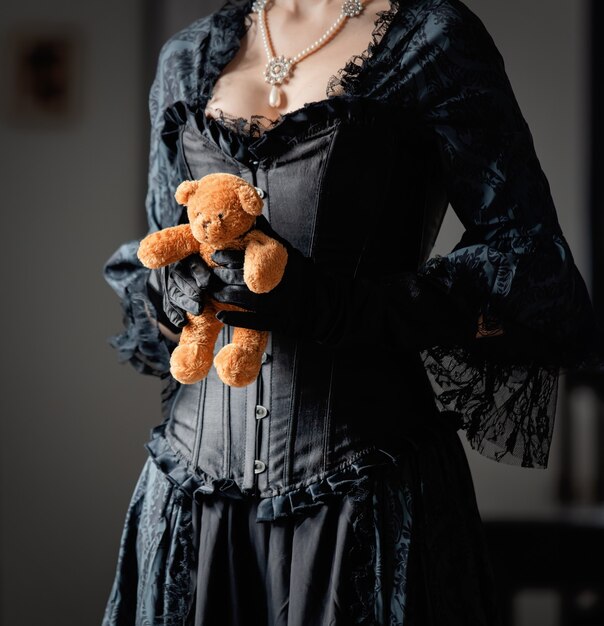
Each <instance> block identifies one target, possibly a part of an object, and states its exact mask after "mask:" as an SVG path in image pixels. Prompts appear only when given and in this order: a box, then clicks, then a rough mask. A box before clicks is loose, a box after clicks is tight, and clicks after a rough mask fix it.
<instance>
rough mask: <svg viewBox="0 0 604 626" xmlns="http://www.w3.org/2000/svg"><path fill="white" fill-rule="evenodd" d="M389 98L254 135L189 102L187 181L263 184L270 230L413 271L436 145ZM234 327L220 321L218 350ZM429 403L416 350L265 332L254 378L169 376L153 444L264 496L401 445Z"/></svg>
mask: <svg viewBox="0 0 604 626" xmlns="http://www.w3.org/2000/svg"><path fill="white" fill-rule="evenodd" d="M386 107H387V105H386V104H384V103H379V102H376V101H370V100H354V99H351V100H346V99H340V100H337V101H336V100H334V101H333V104H332V105H331V106H329V107H325V108H312V107H311V109H309V111H308V116H309V119H306V117H305V112H304V111H303V110H302V112H298V113H296V114H295V115H293V116H286V117H285V118H284V119H283V121H282V122H281V123H280V124H279V125H277V126H276V127H274V128H272V129H270V130H268V131H266V132H265V133H264V134H263V135H261V136H260V137H259V138H255V139H254V138H252V137H243V136H240V135H237V134H236V133H234V132H232V131H231V130H230V129H229V128H228V127H227V126H225V125H224V124H223V123H221V122H220V121H217V120H208V119H205V118H203V117H202V116H201V115H197V116H195V115H193V114H192V113H191V112H189V113H188V115H187V119H186V121H183V122H184V123H182V124H181V126H180V128H179V131H178V140H177V158H178V159H179V162H180V167H181V168H182V172H181V173H182V178H183V179H185V178H188V179H196V178H201V177H202V176H204V175H206V174H209V173H211V172H230V173H233V174H237V175H239V176H241V177H243V178H244V179H246V180H247V181H249V182H250V183H252V184H254V185H255V186H256V187H258V188H259V189H260V190H261V195H263V200H264V208H263V213H264V215H265V216H266V217H267V219H268V220H269V222H270V223H271V225H272V227H273V228H274V229H275V230H276V231H277V232H278V233H279V234H280V235H282V236H283V237H285V238H287V239H288V240H289V241H290V242H291V243H292V245H293V246H295V247H297V248H298V249H299V250H301V251H302V252H303V253H304V254H305V255H307V256H311V257H313V258H314V260H315V261H316V263H317V264H318V265H320V266H324V267H326V268H329V269H330V270H331V271H336V272H338V273H342V274H343V275H347V276H349V275H353V274H355V273H356V274H357V275H359V274H370V273H371V270H372V263H375V259H376V257H379V259H380V268H382V264H384V265H385V267H389V268H391V271H392V272H393V273H395V272H400V271H403V270H416V269H417V268H418V266H419V265H420V264H421V263H422V262H423V261H425V259H426V257H427V255H428V253H429V250H430V248H431V247H432V245H433V242H434V238H435V235H436V232H437V230H438V227H439V226H440V222H441V220H442V215H443V212H444V210H445V208H446V199H445V194H444V192H443V191H442V185H441V184H440V177H439V175H438V172H439V170H438V167H437V164H436V163H432V162H430V160H429V155H430V154H435V151H433V150H432V151H431V150H428V149H427V146H428V141H427V139H426V138H425V137H422V136H421V134H420V131H419V130H417V129H418V128H419V127H418V126H416V125H415V124H414V123H413V121H412V118H411V117H409V118H408V119H407V120H402V121H401V118H402V117H403V116H402V115H400V112H399V114H398V115H394V114H392V112H390V113H388V111H387V110H386ZM311 114H312V115H311ZM397 119H398V120H400V121H398V122H396V121H394V120H397ZM382 120H383V121H382ZM394 124H398V125H397V126H394ZM184 219H186V217H185V216H184V214H183V216H182V217H181V221H183V220H184ZM389 256H390V257H391V258H390V259H389V258H388V257H389ZM382 271H383V268H382ZM231 334H232V328H231V327H229V326H224V328H223V329H222V331H221V334H220V335H219V338H218V341H217V344H216V348H215V352H217V351H218V350H219V349H220V348H221V347H222V346H223V345H224V344H225V343H228V342H229V341H230V339H231ZM172 384H174V383H172ZM436 413H437V411H436V408H435V404H434V395H433V392H432V389H431V387H430V383H429V381H428V379H427V377H426V374H425V371H424V368H423V365H422V362H421V360H420V356H419V354H418V353H417V352H395V351H393V350H392V349H389V347H388V346H379V345H375V346H371V347H365V346H354V347H346V348H337V349H335V348H332V347H327V346H323V345H319V344H316V343H314V342H311V341H306V340H297V339H294V338H291V337H289V336H285V335H283V334H280V333H277V332H271V333H270V334H269V341H268V344H267V348H266V352H265V354H264V361H263V365H262V369H261V372H260V375H259V376H258V378H257V380H256V381H255V382H254V383H253V384H250V385H248V386H247V387H242V388H235V387H229V386H227V385H225V384H224V383H223V382H222V381H221V380H220V379H219V378H218V376H217V374H216V371H215V369H214V368H213V367H212V368H211V370H210V373H209V375H208V376H207V378H205V379H204V380H202V381H201V382H199V383H197V384H193V385H177V389H176V392H175V393H174V394H173V397H172V398H171V401H170V406H169V408H168V410H167V413H166V420H165V423H164V424H162V425H161V427H158V429H156V432H155V437H154V438H153V440H152V441H151V442H150V443H149V444H147V447H148V448H149V449H150V450H151V451H152V452H153V453H154V454H155V455H156V456H162V455H163V457H164V459H167V458H168V457H169V456H170V454H172V455H173V454H176V455H177V457H178V458H179V459H180V461H183V460H184V461H186V464H187V467H188V469H189V470H190V471H193V472H195V475H196V477H197V479H198V482H199V478H200V477H201V479H202V480H201V482H202V483H204V482H205V483H207V484H208V485H211V484H212V483H215V482H216V481H221V484H231V485H234V486H236V487H237V488H239V489H240V490H242V491H244V492H248V493H257V494H259V495H260V496H261V497H271V496H276V495H280V494H286V493H288V492H291V491H293V490H296V489H300V488H302V487H307V486H309V485H312V484H314V483H316V482H317V481H319V480H320V479H322V478H324V477H326V476H328V475H330V474H332V473H334V472H339V471H345V470H346V468H347V467H350V466H351V464H353V463H357V464H358V463H359V461H360V460H361V462H362V459H366V458H371V459H374V458H375V457H376V455H380V454H381V455H383V454H386V453H387V454H396V452H397V450H398V449H399V447H400V446H401V445H402V441H403V438H404V435H405V432H407V431H409V430H410V429H411V428H414V427H416V426H417V425H419V424H421V423H424V422H425V421H426V420H428V419H430V418H432V417H434V416H435V414H436ZM159 431H161V432H159ZM166 444H167V445H166ZM367 455H370V456H369V457H368V456H367ZM166 462H168V461H166ZM355 467H356V466H355ZM175 471H176V470H175ZM168 472H169V468H168ZM179 482H182V480H181V481H179Z"/></svg>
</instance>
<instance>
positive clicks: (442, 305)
mask: <svg viewBox="0 0 604 626" xmlns="http://www.w3.org/2000/svg"><path fill="white" fill-rule="evenodd" d="M256 227H257V228H259V229H260V230H262V231H263V232H265V233H266V234H267V235H269V236H270V237H273V238H274V239H276V240H277V241H279V242H281V243H282V244H283V245H284V246H285V247H286V249H287V252H288V260H287V265H286V267H285V273H284V276H283V278H282V280H281V282H280V283H279V285H277V286H276V287H275V288H274V289H273V290H272V291H270V292H268V293H264V294H255V293H253V292H251V291H250V290H249V289H248V288H247V286H246V285H245V282H244V280H243V269H242V268H243V263H241V262H240V263H237V260H236V258H234V256H233V252H235V251H231V250H219V251H216V252H214V253H213V254H212V259H213V260H214V261H215V262H216V263H218V264H219V265H220V266H219V267H216V268H212V272H213V273H214V275H215V276H217V277H218V278H219V279H220V280H221V282H222V283H223V285H222V286H219V287H214V288H213V289H212V297H213V298H215V299H216V300H219V301H220V302H227V303H230V304H235V305H238V306H241V307H244V308H246V309H249V310H250V312H241V311H219V312H218V313H217V314H216V317H217V318H218V319H220V320H221V321H223V322H224V323H226V324H231V325H233V326H241V327H244V328H253V329H256V330H279V331H282V332H285V333H287V334H290V335H295V336H297V337H304V338H307V339H311V340H313V341H316V342H318V343H320V344H325V345H332V346H338V345H344V344H353V345H357V344H359V343H363V344H368V345H375V344H376V343H381V344H382V345H383V346H388V347H392V348H393V349H397V348H401V347H405V348H410V347H412V348H417V349H419V348H421V347H424V346H427V345H432V344H435V343H440V344H442V343H443V342H446V343H458V342H466V341H468V340H470V338H473V337H474V334H475V332H476V323H477V315H476V316H474V315H473V314H471V313H470V312H468V311H465V310H460V309H459V308H458V306H457V305H456V304H455V305H454V303H453V302H452V301H451V299H450V298H448V297H447V296H446V294H443V293H442V292H441V291H440V290H439V289H438V288H437V287H435V286H434V285H431V284H430V283H428V282H427V281H424V280H421V279H420V278H418V276H417V275H416V274H415V273H412V272H399V273H396V274H388V273H387V272H384V273H380V261H379V259H376V260H375V266H376V272H375V274H373V275H372V276H357V277H348V276H339V275H335V274H331V273H329V272H327V271H324V270H321V269H320V268H318V267H317V266H316V264H315V262H314V261H313V260H312V259H311V258H308V257H305V256H304V255H303V254H302V253H301V252H300V251H299V250H297V249H296V248H294V247H293V246H292V245H291V244H290V243H289V242H288V241H287V240H285V239H284V238H283V237H281V236H280V235H278V234H277V233H276V232H275V231H274V230H273V229H272V228H271V226H270V224H269V223H268V222H267V220H266V218H265V217H264V216H259V217H258V218H256Z"/></svg>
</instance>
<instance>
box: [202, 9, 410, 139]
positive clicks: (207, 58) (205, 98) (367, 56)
mask: <svg viewBox="0 0 604 626" xmlns="http://www.w3.org/2000/svg"><path fill="white" fill-rule="evenodd" d="M252 1H253V0H228V1H227V2H226V4H225V5H223V7H222V8H221V9H219V10H218V11H216V12H215V13H214V14H213V16H212V22H211V30H210V37H209V43H208V44H207V45H206V47H205V49H204V50H203V51H202V59H201V75H200V79H201V86H200V99H199V101H198V108H197V115H196V117H197V122H198V125H200V126H208V127H214V130H215V131H217V130H220V129H219V128H216V127H217V126H220V127H222V129H227V130H229V131H230V133H229V135H235V136H237V137H239V138H242V139H245V138H257V137H260V136H261V135H265V134H266V133H267V132H269V131H270V132H269V134H270V133H272V131H273V129H275V128H277V127H281V126H282V125H284V122H286V121H287V120H290V119H292V120H295V119H299V118H306V117H307V115H306V114H307V113H309V112H314V110H315V109H318V110H319V111H320V110H321V109H330V110H332V109H333V107H332V106H331V104H332V102H333V101H334V100H336V99H338V98H343V99H344V100H346V99H349V96H362V95H363V94H365V93H367V91H369V85H368V83H370V82H371V81H370V77H371V75H372V72H371V71H370V68H371V67H372V66H374V65H376V64H377V63H378V62H379V61H380V60H381V57H382V56H383V55H384V54H386V52H387V50H388V47H387V45H386V43H387V37H386V35H387V33H388V32H389V31H390V30H391V24H393V22H394V21H395V18H396V16H397V15H398V13H399V8H400V6H401V5H403V4H405V2H408V1H409V0H389V1H390V7H389V9H387V10H384V11H380V12H378V13H377V17H376V19H375V20H374V27H373V30H372V33H371V36H370V41H369V44H368V46H367V47H366V48H365V50H363V51H362V52H361V53H359V54H353V55H352V56H351V57H349V59H348V61H347V62H346V63H345V65H344V66H343V67H341V68H340V69H339V70H338V71H337V72H336V73H335V74H334V75H332V76H331V77H330V79H329V81H328V83H327V87H326V98H325V99H324V100H318V101H313V102H310V103H306V104H305V105H304V106H302V107H300V108H298V109H295V110H293V111H288V112H287V113H284V114H279V116H278V117H277V118H276V119H271V118H269V117H266V116H264V115H253V116H252V117H251V119H246V118H244V117H239V116H235V115H232V114H230V113H228V112H225V111H223V110H221V109H220V108H216V109H215V111H216V112H217V113H218V116H217V117H208V116H206V114H205V109H206V106H207V103H208V102H209V101H210V99H211V97H212V91H213V89H214V85H215V84H216V82H217V80H218V77H219V76H220V74H221V72H222V70H223V69H224V67H226V65H227V64H228V63H229V62H230V60H231V59H232V58H233V57H234V56H235V54H236V53H237V51H238V49H239V47H240V45H241V40H242V38H243V36H244V35H245V33H246V32H247V30H248V29H249V28H250V26H251V25H252V19H251V16H250V12H251V7H252ZM386 56H387V54H386ZM285 126H287V124H285Z"/></svg>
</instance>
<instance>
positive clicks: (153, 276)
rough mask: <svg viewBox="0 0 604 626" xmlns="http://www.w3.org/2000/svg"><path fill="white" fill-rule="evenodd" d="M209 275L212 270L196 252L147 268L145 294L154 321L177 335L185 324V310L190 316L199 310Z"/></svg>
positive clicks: (203, 299) (208, 282)
mask: <svg viewBox="0 0 604 626" xmlns="http://www.w3.org/2000/svg"><path fill="white" fill-rule="evenodd" d="M212 277H213V275H212V272H211V271H210V269H209V268H208V266H207V265H206V264H205V262H204V260H203V259H202V258H201V257H200V256H199V255H198V254H191V255H189V256H188V257H186V258H184V259H182V260H181V261H178V263H174V264H173V265H167V266H166V267H162V268H160V269H157V270H151V273H150V274H149V279H148V281H147V293H148V295H149V299H150V300H151V302H152V304H153V306H154V307H155V310H156V313H157V319H158V321H160V322H161V323H162V324H164V325H165V326H167V327H168V328H169V329H170V330H171V331H172V332H174V333H176V334H178V333H179V332H180V331H181V330H182V328H183V326H185V325H186V323H187V318H186V315H185V312H186V311H188V312H189V313H192V314H193V315H200V314H201V312H202V311H203V308H204V303H205V292H206V290H207V289H208V287H209V284H210V281H211V280H212ZM214 280H215V279H214Z"/></svg>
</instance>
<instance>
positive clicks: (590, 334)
mask: <svg viewBox="0 0 604 626" xmlns="http://www.w3.org/2000/svg"><path fill="white" fill-rule="evenodd" d="M431 4H432V5H433V9H432V11H431V12H430V14H429V15H428V16H427V18H426V19H425V21H424V23H423V25H422V28H421V29H418V30H417V31H416V32H415V33H414V37H413V39H412V41H411V43H410V44H409V46H408V49H407V53H406V54H405V57H404V58H405V62H404V63H406V64H407V65H406V66H405V67H404V68H402V69H403V72H402V75H403V76H405V77H407V78H409V77H411V78H409V80H408V81H407V82H406V83H405V86H406V87H407V88H409V87H410V86H411V85H412V86H413V90H414V94H415V97H416V103H415V106H416V107H417V108H418V110H419V114H420V117H421V119H422V120H423V121H424V123H425V124H426V127H427V128H428V131H429V133H430V134H431V136H433V137H435V139H436V144H437V146H438V148H437V149H438V152H439V157H440V160H441V162H442V167H443V171H444V175H445V186H446V190H447V193H448V198H449V202H450V205H451V207H452V208H453V210H454V211H455V212H456V214H457V215H458V217H459V218H460V220H461V222H462V223H463V225H464V228H465V233H464V235H463V237H462V239H461V241H460V242H459V243H458V244H457V246H456V247H455V248H454V250H453V251H451V252H450V253H449V254H447V255H446V256H439V257H435V258H432V259H430V260H429V261H428V262H427V263H425V264H424V265H423V266H422V267H421V268H420V271H419V277H420V278H421V279H423V280H426V281H429V282H430V284H432V285H436V286H438V288H439V289H441V291H442V292H443V293H444V294H447V295H449V296H450V297H451V299H452V301H454V300H456V301H460V300H463V301H464V302H465V303H466V309H467V310H469V311H472V312H473V313H472V315H475V316H476V319H477V322H478V320H480V321H481V324H480V327H479V328H480V329H482V330H483V332H484V334H485V335H493V336H492V337H488V336H487V337H485V338H478V339H476V340H475V341H473V342H471V343H467V342H466V343H465V345H464V344H462V343H461V342H460V345H459V346H451V345H434V346H431V347H428V348H427V349H425V350H423V351H422V357H423V360H424V364H425V368H426V371H427V372H428V375H429V377H430V380H431V383H432V386H433V388H434V391H435V394H436V400H437V404H438V406H439V408H440V409H441V410H442V411H451V412H454V413H456V414H458V415H460V416H461V418H462V420H463V428H464V429H465V432H466V435H467V438H468V440H469V442H470V443H471V445H472V446H473V448H475V449H477V450H478V451H479V452H481V453H482V454H484V455H486V456H488V457H490V458H493V459H496V460H497V461H503V462H507V463H510V464H519V465H522V466H526V467H546V466H547V462H548V455H549V449H550V443H551V437H552V431H553V424H554V416H555V407H556V389H557V380H558V374H559V369H560V367H578V366H584V365H585V364H586V363H587V362H591V364H592V365H593V366H596V367H597V366H600V367H601V364H602V353H601V352H599V351H598V350H597V349H595V348H594V346H596V344H597V341H598V339H597V337H598V331H597V329H596V325H595V319H594V313H593V310H592V307H591V303H590V300H589V296H588V293H587V290H586V287H585V284H584V282H583V280H582V278H581V276H580V274H579V272H578V270H577V268H576V266H575V263H574V261H573V256H572V254H571V251H570V249H569V247H568V244H567V242H566V240H565V238H564V236H563V234H562V232H561V230H560V226H559V223H558V219H557V216H556V210H555V207H554V204H553V201H552V196H551V193H550V188H549V184H548V181H547V179H546V177H545V174H544V172H543V171H542V169H541V167H540V163H539V161H538V158H537V156H536V153H535V147H534V145H533V139H532V136H531V132H530V130H529V128H528V126H527V123H526V121H525V120H524V118H523V115H522V113H521V111H520V109H519V106H518V103H517V101H516V98H515V96H514V93H513V91H512V87H511V85H510V82H509V80H508V77H507V75H506V70H505V67H504V61H503V59H502V56H501V54H500V53H499V51H498V49H497V48H496V46H495V43H494V42H493V39H492V38H491V36H490V35H489V33H488V32H487V30H486V28H485V26H484V24H483V23H482V22H481V20H480V19H479V18H478V17H477V16H476V15H475V14H474V13H473V12H471V11H470V10H469V9H468V7H467V6H465V5H464V4H463V3H461V2H458V1H456V0H447V1H445V2H440V3H431ZM409 92H410V90H409V91H407V93H409Z"/></svg>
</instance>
